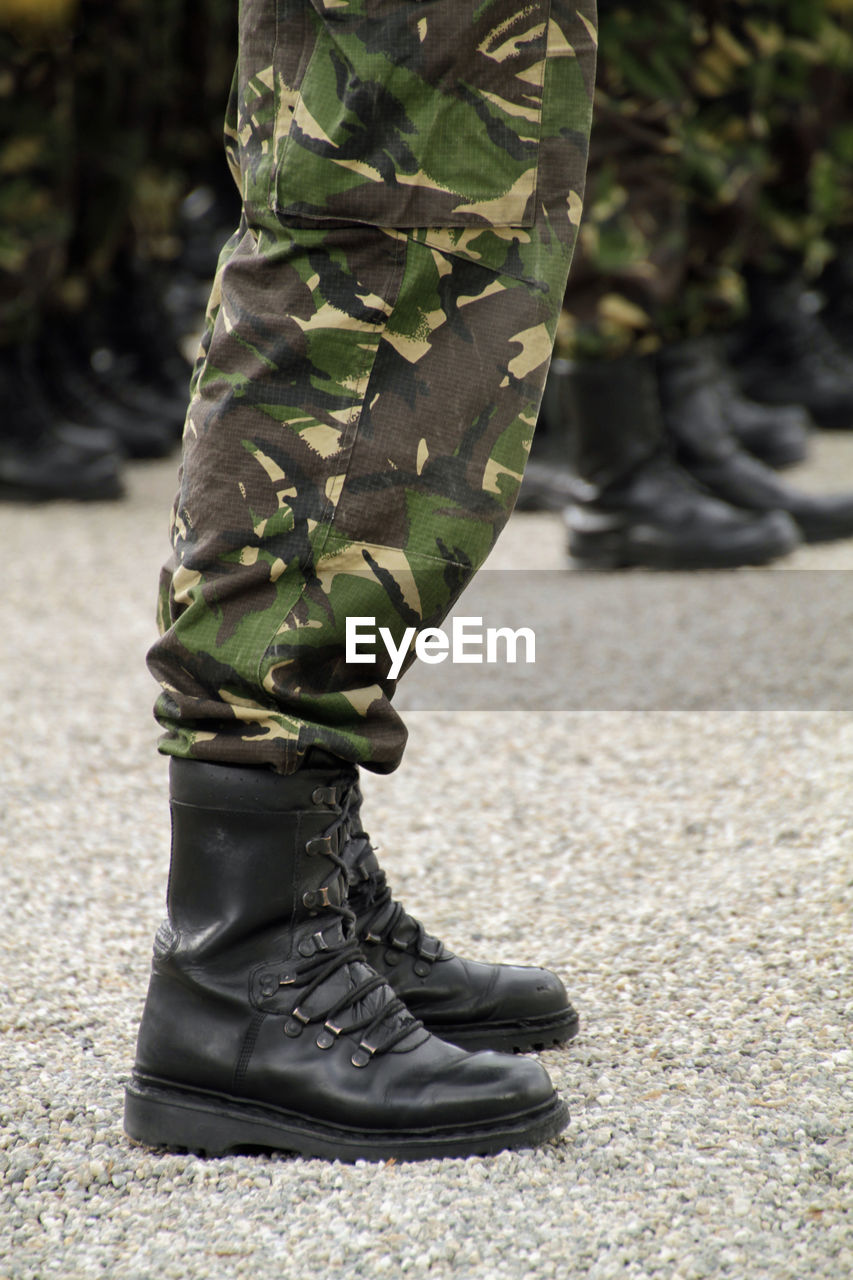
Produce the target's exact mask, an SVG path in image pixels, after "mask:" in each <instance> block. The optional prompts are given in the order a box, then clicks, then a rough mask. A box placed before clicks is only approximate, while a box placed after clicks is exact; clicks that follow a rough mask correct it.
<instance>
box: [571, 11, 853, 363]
mask: <svg viewBox="0 0 853 1280" xmlns="http://www.w3.org/2000/svg"><path fill="white" fill-rule="evenodd" d="M851 73H853V6H851V5H850V3H849V0H750V3H740V2H739V0H732V2H729V3H725V2H724V3H720V0H693V3H690V4H684V3H682V0H653V2H652V3H650V4H646V5H644V6H642V9H641V10H638V8H637V6H635V5H625V4H610V5H608V6H607V7H606V8H605V7H602V14H601V50H600V74H599V80H598V85H597V88H596V105H595V119H594V127H593V136H592V149H591V155H590V169H589V187H588V194H587V201H586V209H585V215H584V226H583V230H582V233H581V237H580V242H579V246H578V255H577V261H576V263H575V267H574V270H573V272H572V281H571V286H570V290H569V294H568V297H567V312H566V315H565V317H564V321H563V325H562V326H561V334H560V340H559V342H558V350H562V352H563V353H564V354H566V355H579V356H589V357H596V356H600V355H607V356H612V355H618V354H621V353H624V352H625V351H628V350H634V351H640V352H642V351H650V350H655V349H656V348H657V347H658V346H659V345H660V344H661V342H677V341H680V340H682V339H684V338H687V337H690V336H696V335H699V334H702V333H704V332H707V331H709V330H714V329H720V328H726V327H728V326H730V325H732V324H733V323H735V322H736V321H737V320H738V319H739V318H740V317H741V316H742V315H743V314H744V313H745V311H746V309H747V305H748V287H747V284H748V277H749V274H750V272H760V273H769V274H771V275H772V274H775V273H779V274H782V275H787V274H793V273H795V272H804V273H805V274H806V275H807V276H812V277H814V276H815V275H816V274H817V273H818V272H819V271H820V270H821V269H822V268H823V267H824V265H825V264H826V263H827V261H829V260H830V259H831V258H832V257H833V255H834V254H835V252H836V249H837V246H838V244H839V242H840V241H841V240H842V239H843V238H844V237H845V236H849V235H850V233H851V229H853V123H851V112H850V106H851V97H850V94H851V89H850V86H851Z"/></svg>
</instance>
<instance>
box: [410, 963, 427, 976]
mask: <svg viewBox="0 0 853 1280" xmlns="http://www.w3.org/2000/svg"><path fill="white" fill-rule="evenodd" d="M412 967H413V969H414V971H415V973H416V974H417V975H418V977H419V978H426V977H428V975H429V971H430V966H429V965H428V964H427V962H426V960H416V961H415V963H414V965H413V966H412Z"/></svg>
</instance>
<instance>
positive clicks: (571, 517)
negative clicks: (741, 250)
mask: <svg viewBox="0 0 853 1280" xmlns="http://www.w3.org/2000/svg"><path fill="white" fill-rule="evenodd" d="M565 391H566V396H567V405H566V418H565V421H566V424H567V426H566V457H567V461H568V463H569V467H570V469H571V471H572V472H573V474H574V476H575V477H576V481H575V496H574V501H573V503H572V504H571V505H570V507H569V508H568V509H567V511H566V523H567V525H568V530H569V553H570V555H571V556H572V558H573V559H574V560H575V562H576V563H578V564H579V565H581V566H583V567H587V568H593V569H617V568H623V567H630V566H644V567H647V568H656V569H713V568H734V567H737V566H740V565H758V564H766V563H768V562H769V561H771V560H775V559H776V558H777V557H779V556H783V555H786V554H787V553H788V552H789V551H792V550H793V548H794V547H796V546H797V544H798V543H799V541H800V538H799V534H798V532H797V528H796V526H795V525H794V523H793V522H792V520H791V519H790V517H789V516H788V515H786V514H785V513H784V512H782V511H777V510H771V511H767V512H762V513H753V512H746V511H741V510H738V509H736V508H735V507H733V506H731V505H730V504H728V503H727V502H724V501H721V500H719V499H718V498H716V497H713V496H711V495H710V494H709V493H708V492H707V491H706V490H705V489H703V488H702V487H701V486H700V485H699V484H698V483H697V482H696V481H695V480H694V479H693V477H692V476H691V475H689V474H688V473H687V472H686V471H685V470H684V469H683V468H682V467H680V466H679V465H678V463H677V462H676V461H675V459H674V458H673V456H672V455H671V453H670V450H669V446H668V442H667V439H666V435H665V430H664V424H663V418H662V414H661V404H660V397H659V393H658V382H657V377H656V371H655V367H654V364H653V362H652V361H651V360H650V359H649V358H641V357H636V356H624V357H621V358H619V359H616V360H595V361H589V362H586V363H579V364H577V365H574V366H573V368H572V371H571V374H570V376H569V377H568V378H567V380H566V383H565Z"/></svg>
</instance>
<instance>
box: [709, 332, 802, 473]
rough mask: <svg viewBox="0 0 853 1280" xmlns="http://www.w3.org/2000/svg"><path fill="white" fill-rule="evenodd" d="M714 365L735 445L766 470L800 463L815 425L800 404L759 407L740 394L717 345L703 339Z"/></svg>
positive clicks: (760, 405)
mask: <svg viewBox="0 0 853 1280" xmlns="http://www.w3.org/2000/svg"><path fill="white" fill-rule="evenodd" d="M704 341H705V344H706V345H707V346H708V347H709V348H710V355H711V358H712V359H713V361H714V366H715V370H714V373H715V377H716V380H717V385H718V388H719V395H720V397H721V399H722V402H723V403H724V405H725V412H726V424H727V426H728V428H729V430H730V431H731V432H732V434H733V435H734V436H735V438H736V439H737V441H738V443H739V444H741V445H742V446H743V448H744V449H746V450H747V452H748V453H751V454H752V455H753V457H755V458H758V460H759V461H760V462H764V463H766V464H767V466H768V467H774V468H775V469H777V470H779V471H781V470H782V469H783V468H784V467H793V466H795V465H796V463H798V462H803V461H804V460H805V459H806V457H807V456H808V452H809V438H810V436H811V434H812V432H813V431H814V429H815V422H814V419H813V418H812V416H811V414H810V413H809V411H808V410H807V409H805V408H804V407H803V406H802V405H799V404H775V405H769V404H760V403H759V402H758V401H757V400H750V399H749V398H748V397H747V396H745V395H744V394H743V390H742V388H741V385H740V383H739V381H738V378H737V375H736V373H735V371H734V369H733V368H732V367H731V365H730V364H729V362H728V360H727V359H726V358H725V356H724V353H723V348H722V346H721V344H720V343H718V342H714V341H713V340H712V339H705V340H704Z"/></svg>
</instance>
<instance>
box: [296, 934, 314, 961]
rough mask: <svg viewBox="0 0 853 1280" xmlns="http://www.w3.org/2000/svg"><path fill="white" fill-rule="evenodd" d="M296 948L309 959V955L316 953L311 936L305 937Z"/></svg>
mask: <svg viewBox="0 0 853 1280" xmlns="http://www.w3.org/2000/svg"><path fill="white" fill-rule="evenodd" d="M296 950H297V951H298V952H299V954H300V955H301V956H304V957H305V959H306V960H307V959H308V957H309V956H313V954H314V943H313V942H312V940H311V939H310V938H303V939H302V941H301V942H300V944H299V946H298V947H297V948H296Z"/></svg>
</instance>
